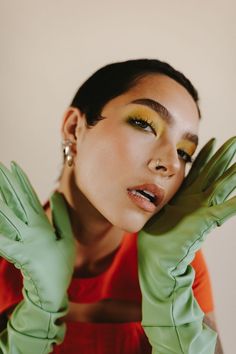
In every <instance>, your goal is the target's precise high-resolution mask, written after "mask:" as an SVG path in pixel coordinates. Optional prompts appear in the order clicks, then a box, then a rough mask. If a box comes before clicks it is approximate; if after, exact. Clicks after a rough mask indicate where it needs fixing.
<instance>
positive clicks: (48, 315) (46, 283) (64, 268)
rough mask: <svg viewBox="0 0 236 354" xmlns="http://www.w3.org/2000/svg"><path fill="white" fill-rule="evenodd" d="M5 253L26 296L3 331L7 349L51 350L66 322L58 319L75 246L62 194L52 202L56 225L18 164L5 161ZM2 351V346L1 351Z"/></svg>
mask: <svg viewBox="0 0 236 354" xmlns="http://www.w3.org/2000/svg"><path fill="white" fill-rule="evenodd" d="M0 192H1V197H2V200H0V255H1V256H2V257H4V258H5V259H7V260H8V261H9V262H11V263H13V264H14V265H15V266H16V267H17V268H19V269H20V270H21V272H22V275H23V287H24V289H23V295H24V300H23V301H22V302H21V303H20V304H19V305H18V306H17V307H16V309H15V310H14V312H13V314H12V316H11V319H10V320H9V322H8V328H7V330H6V331H4V332H3V333H2V334H1V341H0V348H1V349H2V352H3V353H12V354H13V353H14V354H18V353H24V354H28V353H29V354H32V353H34V354H37V353H40V354H42V353H49V352H50V350H51V349H52V344H53V343H56V342H60V341H61V340H62V338H63V335H64V331H65V327H64V325H60V324H59V322H58V319H60V317H62V316H64V315H65V313H66V310H67V305H68V301H67V288H68V286H69V284H70V281H71V277H72V273H73V268H74V259H75V245H74V238H73V233H72V229H71V225H70V220H69V216H68V212H67V207H66V204H65V201H64V199H63V196H62V195H61V194H59V193H54V195H53V196H52V198H51V200H50V203H51V209H52V215H53V226H52V225H51V224H50V222H49V221H48V218H47V217H46V215H45V212H44V210H43V208H42V206H41V204H40V202H39V200H38V197H37V195H36V194H35V192H34V190H33V188H32V186H31V184H30V182H29V180H28V178H27V177H26V175H25V173H24V172H23V171H22V170H21V169H20V167H19V166H18V165H17V164H16V163H14V162H13V163H12V164H11V171H9V170H8V169H7V168H5V167H4V166H3V165H2V164H0ZM0 353H1V351H0Z"/></svg>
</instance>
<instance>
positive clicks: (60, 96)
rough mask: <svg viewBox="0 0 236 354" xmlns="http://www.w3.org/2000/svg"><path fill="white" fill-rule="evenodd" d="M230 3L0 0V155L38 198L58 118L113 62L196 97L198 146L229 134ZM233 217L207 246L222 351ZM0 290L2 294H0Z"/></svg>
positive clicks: (232, 121) (51, 176)
mask: <svg viewBox="0 0 236 354" xmlns="http://www.w3.org/2000/svg"><path fill="white" fill-rule="evenodd" d="M235 4H236V3H235V1H234V0H224V1H223V0H221V1H219V0H206V1H204V0H198V1H193V0H165V1H164V0H163V1H158V0H145V1H133V0H130V1H129V0H127V1H122V0H119V1H112V0H110V1H109V0H100V1H97V2H96V1H81V0H41V1H36V0H28V1H27V0H21V1H19V0H0V48H1V56H0V64H1V65H0V78H1V79H0V90H1V104H0V117H1V118H0V119H1V125H0V127H1V128H0V151H1V155H0V159H1V160H2V162H3V163H5V164H7V165H9V162H10V160H13V159H14V160H16V161H18V162H19V163H20V164H21V165H22V167H23V168H24V169H25V170H26V171H27V173H28V175H29V177H30V179H31V180H32V182H33V184H34V186H35V188H36V190H37V191H38V193H39V195H40V198H41V200H42V201H45V200H46V198H47V197H48V195H49V193H50V191H51V190H52V189H53V188H54V185H55V180H56V178H57V175H58V174H59V171H60V166H61V152H60V122H61V117H62V114H63V111H64V109H65V108H66V106H67V105H68V104H69V102H70V100H71V98H72V96H73V94H74V92H75V90H76V89H77V87H78V86H79V85H80V84H81V83H82V81H84V80H85V79H86V78H87V77H88V76H89V75H90V74H91V73H92V72H93V71H95V70H96V69H97V68H99V67H100V66H101V65H104V64H107V63H109V62H112V61H118V60H125V59H130V58H139V57H149V58H151V57H154V58H160V59H162V60H167V61H169V62H170V63H171V64H172V65H174V66H175V67H176V68H178V69H180V70H182V71H183V72H184V73H185V74H186V75H188V76H189V77H190V78H191V79H192V81H193V82H194V84H195V85H196V86H197V88H198V89H199V92H200V97H201V108H202V115H203V119H202V126H201V141H200V143H201V144H203V143H204V142H205V141H206V140H208V139H209V138H210V137H211V136H216V137H217V138H218V143H219V144H220V143H222V142H223V141H224V140H225V139H227V138H228V137H230V136H231V135H233V134H236V116H235V103H236V93H235V92H236V90H235V87H236V75H235V64H236V25H235V23H236V21H235V13H236V5H235ZM235 230H236V218H235V219H234V220H231V221H230V222H228V224H227V225H226V226H223V227H222V228H221V229H219V230H217V232H213V233H212V235H211V237H209V238H208V240H207V242H206V246H205V247H204V249H205V254H206V257H207V262H208V265H209V268H210V272H211V276H212V283H213V289H214V294H215V304H216V313H217V319H218V323H219V327H220V332H221V337H222V342H223V345H224V348H225V353H226V354H233V353H235V349H234V345H235V338H234V337H235V318H236V306H235V299H236V286H235V267H236V261H235V258H236V256H235V250H236V247H235V246H236V241H235V236H236V235H235ZM0 291H1V290H0Z"/></svg>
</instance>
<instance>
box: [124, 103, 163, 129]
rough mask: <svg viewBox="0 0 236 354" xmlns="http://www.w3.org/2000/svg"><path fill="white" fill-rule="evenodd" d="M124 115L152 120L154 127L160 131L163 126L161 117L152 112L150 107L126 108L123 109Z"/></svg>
mask: <svg viewBox="0 0 236 354" xmlns="http://www.w3.org/2000/svg"><path fill="white" fill-rule="evenodd" d="M124 115H125V116H126V117H128V118H130V117H132V118H137V119H143V120H146V121H148V122H152V124H153V125H154V127H155V129H156V130H158V131H159V132H160V130H161V131H162V130H163V128H164V122H163V121H162V119H161V118H160V117H159V116H158V114H157V113H155V112H153V111H152V110H151V109H149V108H146V107H141V106H139V107H136V108H134V109H130V108H129V109H126V110H125V111H124Z"/></svg>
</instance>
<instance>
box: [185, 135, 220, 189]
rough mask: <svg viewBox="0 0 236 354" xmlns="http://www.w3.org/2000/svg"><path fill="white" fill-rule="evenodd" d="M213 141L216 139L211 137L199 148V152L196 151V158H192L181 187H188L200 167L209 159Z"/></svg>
mask: <svg viewBox="0 0 236 354" xmlns="http://www.w3.org/2000/svg"><path fill="white" fill-rule="evenodd" d="M215 143H216V139H215V138H212V139H210V140H209V141H208V142H207V143H206V144H205V145H204V146H203V148H202V149H201V150H200V152H199V153H198V155H197V157H196V159H195V160H194V162H193V164H192V167H191V169H190V171H189V173H188V175H187V177H186V178H185V180H184V183H183V188H186V187H188V186H189V185H190V184H192V183H193V181H195V179H196V178H197V177H198V176H199V174H200V173H201V171H202V169H203V168H204V166H205V165H206V163H207V162H208V161H209V159H210V158H211V156H212V155H213V151H214V147H215Z"/></svg>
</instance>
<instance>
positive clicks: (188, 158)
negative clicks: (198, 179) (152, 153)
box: [177, 149, 193, 163]
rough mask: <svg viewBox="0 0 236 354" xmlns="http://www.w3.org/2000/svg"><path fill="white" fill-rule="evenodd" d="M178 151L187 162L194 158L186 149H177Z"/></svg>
mask: <svg viewBox="0 0 236 354" xmlns="http://www.w3.org/2000/svg"><path fill="white" fill-rule="evenodd" d="M177 152H178V154H179V156H180V158H181V159H182V160H183V161H184V162H186V163H192V162H193V159H192V156H190V155H189V154H188V153H187V152H186V151H184V150H182V149H177Z"/></svg>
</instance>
